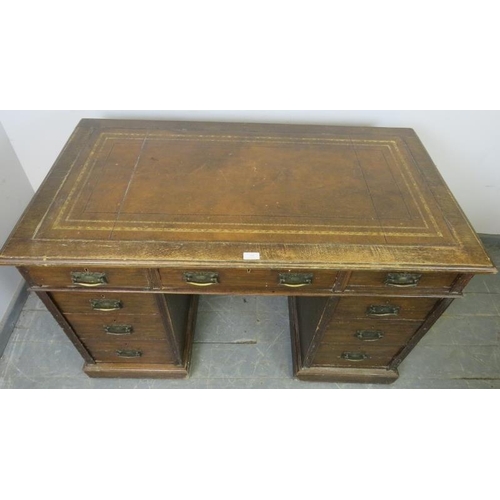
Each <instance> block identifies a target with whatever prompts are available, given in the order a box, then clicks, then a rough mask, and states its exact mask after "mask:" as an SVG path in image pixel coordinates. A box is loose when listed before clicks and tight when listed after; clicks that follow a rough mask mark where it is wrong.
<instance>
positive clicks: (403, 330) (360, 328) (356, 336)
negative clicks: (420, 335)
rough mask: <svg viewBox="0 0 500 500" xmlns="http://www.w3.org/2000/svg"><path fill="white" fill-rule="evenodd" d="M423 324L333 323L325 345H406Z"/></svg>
mask: <svg viewBox="0 0 500 500" xmlns="http://www.w3.org/2000/svg"><path fill="white" fill-rule="evenodd" d="M421 325H422V323H420V322H418V323H417V322H413V321H384V322H383V323H382V324H381V322H380V321H378V320H376V319H375V320H371V319H370V320H350V321H337V320H334V321H332V322H331V323H330V324H329V325H328V327H327V329H326V331H325V333H324V334H323V338H322V343H324V344H342V345H347V344H352V345H353V346H357V348H358V349H364V348H366V346H371V345H377V346H385V345H403V344H406V343H407V342H408V341H409V340H410V339H411V338H412V337H413V335H414V334H415V333H416V331H417V330H418V329H419V328H420V326H421Z"/></svg>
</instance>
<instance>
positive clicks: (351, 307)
mask: <svg viewBox="0 0 500 500" xmlns="http://www.w3.org/2000/svg"><path fill="white" fill-rule="evenodd" d="M437 302H438V301H437V300H436V299H433V298H399V297H392V298H385V297H344V298H341V299H340V300H339V303H338V305H337V307H336V309H335V313H334V314H335V318H336V319H344V318H345V319H361V318H371V319H374V320H375V319H376V320H377V321H388V320H394V319H399V320H413V321H422V320H424V319H425V318H426V317H427V315H428V314H429V313H430V312H431V311H432V309H434V307H435V305H436V304H437Z"/></svg>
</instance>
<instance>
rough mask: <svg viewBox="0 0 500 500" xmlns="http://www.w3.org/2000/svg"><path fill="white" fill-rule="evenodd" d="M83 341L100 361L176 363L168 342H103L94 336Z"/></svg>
mask: <svg viewBox="0 0 500 500" xmlns="http://www.w3.org/2000/svg"><path fill="white" fill-rule="evenodd" d="M82 342H83V344H84V345H85V347H86V348H87V349H88V350H89V352H90V354H91V355H92V357H93V358H94V360H95V361H96V362H98V363H99V362H101V363H150V364H151V363H153V364H156V363H159V364H165V363H166V364H171V363H174V358H173V356H172V354H171V352H170V349H169V347H168V344H167V343H166V342H160V341H148V340H124V339H114V340H109V341H106V342H103V341H101V340H98V339H94V338H88V339H84V340H82Z"/></svg>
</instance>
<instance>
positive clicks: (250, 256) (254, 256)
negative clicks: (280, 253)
mask: <svg viewBox="0 0 500 500" xmlns="http://www.w3.org/2000/svg"><path fill="white" fill-rule="evenodd" d="M243 260H260V253H259V252H245V253H244V254H243Z"/></svg>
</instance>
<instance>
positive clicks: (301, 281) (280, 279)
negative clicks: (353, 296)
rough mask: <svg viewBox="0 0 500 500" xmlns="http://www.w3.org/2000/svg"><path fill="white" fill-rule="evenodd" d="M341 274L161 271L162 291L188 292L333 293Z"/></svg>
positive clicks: (320, 271) (243, 270)
mask: <svg viewBox="0 0 500 500" xmlns="http://www.w3.org/2000/svg"><path fill="white" fill-rule="evenodd" d="M338 275H339V273H338V271H330V270H306V271H304V270H294V269H202V270H196V269H185V270H179V269H160V276H161V282H162V289H163V290H165V291H176V292H178V291H182V292H185V293H215V294H216V293H225V292H241V291H244V292H245V293H248V294H251V293H254V292H255V293H280V294H282V295H292V294H294V293H303V292H305V293H307V292H323V293H324V292H327V293H330V292H332V290H333V287H334V286H335V283H336V280H337V278H338Z"/></svg>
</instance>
